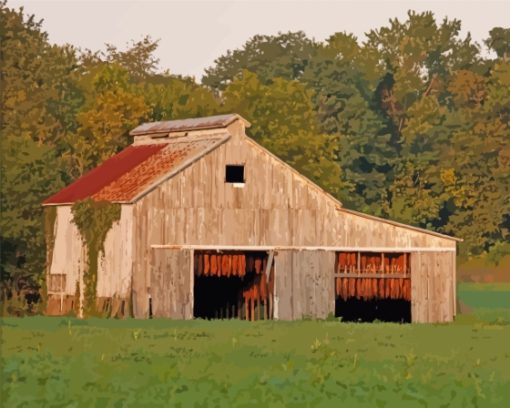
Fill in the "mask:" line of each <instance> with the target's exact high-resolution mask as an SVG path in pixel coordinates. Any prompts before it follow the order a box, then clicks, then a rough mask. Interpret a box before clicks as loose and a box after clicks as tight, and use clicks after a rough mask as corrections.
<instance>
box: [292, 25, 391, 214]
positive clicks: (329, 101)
mask: <svg viewBox="0 0 510 408" xmlns="http://www.w3.org/2000/svg"><path fill="white" fill-rule="evenodd" d="M367 58H368V57H367V55H366V54H365V53H364V52H363V50H362V48H361V47H360V46H359V45H358V43H357V40H356V38H355V37H354V36H352V35H346V34H344V33H337V34H335V35H334V36H332V37H331V38H330V39H329V40H328V43H327V45H326V46H324V47H323V48H322V49H321V50H320V51H319V52H317V54H316V55H315V56H314V57H313V58H312V60H311V61H310V63H309V64H308V66H307V68H306V70H305V73H304V74H303V77H302V79H301V80H302V81H303V82H305V83H306V84H307V85H308V86H309V87H311V88H312V89H314V90H315V94H314V97H313V101H314V105H315V106H314V109H315V111H316V113H317V118H318V121H319V123H320V127H321V129H322V131H324V132H326V133H328V134H330V135H336V136H337V140H338V141H339V145H338V146H337V147H336V151H337V152H338V161H339V165H340V166H341V168H342V176H343V177H342V184H343V186H344V190H343V191H342V194H341V199H342V201H343V202H344V204H345V205H346V206H348V207H353V208H356V209H358V210H360V211H369V212H371V213H374V214H379V215H380V214H382V211H383V209H384V203H385V202H386V200H387V191H388V188H389V185H390V184H391V179H392V161H393V160H394V157H395V148H394V147H393V146H392V145H391V143H390V142H391V134H390V129H389V128H388V125H387V124H386V123H385V119H384V118H383V117H382V116H381V115H380V114H379V113H377V112H375V111H374V110H373V109H372V106H371V105H372V103H373V102H372V92H371V91H373V87H374V86H375V82H374V81H373V78H374V75H375V74H374V68H371V69H370V70H369V71H367V76H368V77H369V78H371V80H367V79H365V77H364V76H363V75H362V74H361V72H363V71H364V70H365V69H366V66H365V65H364V64H365V63H366V61H367ZM358 64H359V65H360V66H359V65H358ZM348 186H351V188H349V189H347V187H348Z"/></svg>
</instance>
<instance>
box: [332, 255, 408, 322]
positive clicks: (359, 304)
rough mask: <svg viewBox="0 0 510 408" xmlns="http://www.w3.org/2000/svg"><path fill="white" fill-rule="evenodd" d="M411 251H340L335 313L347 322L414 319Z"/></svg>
mask: <svg viewBox="0 0 510 408" xmlns="http://www.w3.org/2000/svg"><path fill="white" fill-rule="evenodd" d="M409 256H410V255H409V254H407V253H376V252H338V253H337V257H336V262H335V295H336V296H335V316H336V317H341V318H342V320H343V321H355V322H372V321H374V320H379V321H385V322H401V323H407V322H411V270H410V262H409V261H410V258H409Z"/></svg>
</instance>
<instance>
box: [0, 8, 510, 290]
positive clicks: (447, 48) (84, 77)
mask: <svg viewBox="0 0 510 408" xmlns="http://www.w3.org/2000/svg"><path fill="white" fill-rule="evenodd" d="M0 17H1V19H0V57H1V58H0V59H1V62H2V67H1V77H0V98H1V111H0V115H1V117H0V119H1V120H0V142H1V152H0V159H1V163H0V170H1V176H2V180H1V186H0V188H1V191H0V192H1V210H2V217H1V221H0V227H1V245H2V253H1V263H0V268H1V274H2V296H3V298H4V299H5V298H12V297H14V296H18V297H19V296H21V295H22V294H23V293H25V294H28V293H33V292H34V293H35V292H36V291H37V289H38V287H40V286H41V284H42V277H43V276H44V267H45V266H44V258H45V249H44V239H43V238H44V222H43V216H42V209H41V206H40V203H41V202H42V201H43V200H44V198H46V197H47V196H48V195H50V194H52V193H54V192H56V191H58V190H59V189H60V188H61V187H62V186H63V185H65V184H68V183H70V182H71V181H73V180H74V179H76V178H77V177H79V176H80V175H82V174H84V173H85V172H86V171H88V170H89V169H91V168H93V167H94V166H96V165H97V164H98V163H100V162H101V161H103V160H104V159H106V158H107V157H109V156H111V155H113V154H114V153H116V152H118V151H119V150H121V149H122V148H123V147H125V146H126V145H127V144H129V143H130V139H129V136H128V132H129V130H130V129H131V128H133V127H134V126H136V125H137V124H139V123H140V122H142V121H157V120H167V119H179V118H186V117H196V116H206V115H212V114H218V113H225V112H237V113H239V114H241V115H243V116H245V117H246V118H247V119H248V120H249V121H250V122H252V124H253V126H252V128H250V129H249V130H248V132H249V135H250V136H251V137H253V138H254V139H255V140H257V141H258V142H259V143H261V144H262V145H264V146H265V147H266V148H268V149H269V150H270V151H271V152H273V153H274V154H276V155H277V156H279V157H280V158H281V159H283V160H285V161H286V162H288V163H289V164H291V165H292V166H294V167H296V168H297V169H298V170H299V171H301V172H303V173H304V174H305V175H307V176H308V177H310V178H311V179H312V180H314V181H315V182H317V183H318V184H319V185H321V186H322V187H324V188H326V189H327V190H329V191H330V192H332V193H333V194H334V195H336V196H337V197H338V198H339V199H340V200H341V201H342V202H343V203H344V205H345V206H346V207H351V208H354V209H356V210H360V211H365V212H368V213H371V214H375V215H380V216H384V217H391V218H394V219H396V220H400V221H403V222H406V223H410V224H413V225H417V226H421V227H426V228H430V229H432V230H435V231H439V232H443V233H448V234H452V235H455V236H459V237H461V238H463V239H464V242H463V243H462V244H461V253H462V254H463V255H464V256H469V255H472V254H479V253H483V252H489V253H491V254H492V258H493V259H496V260H497V259H499V258H501V256H502V254H504V253H506V252H505V251H507V250H508V247H510V200H509V197H510V59H509V55H510V51H509V50H510V34H509V33H510V29H509V28H504V27H494V28H493V29H492V30H491V31H490V32H489V33H488V37H487V39H486V40H485V42H484V43H485V45H486V46H487V47H489V49H490V50H491V51H492V54H491V56H490V57H487V56H484V55H482V54H481V47H480V45H479V44H476V43H475V42H473V40H472V39H471V37H470V35H469V34H467V35H462V34H461V22H460V21H459V20H456V19H447V18H446V19H444V20H442V21H437V20H436V18H435V17H434V15H433V14H432V13H431V12H422V13H418V12H413V11H410V12H409V13H408V15H407V18H406V19H405V20H404V21H400V20H398V19H391V20H390V21H389V23H388V24H387V25H385V26H383V27H379V28H374V29H373V30H370V31H369V32H368V33H367V35H366V39H365V41H363V42H361V41H360V40H359V39H358V38H356V37H355V36H353V35H352V34H350V33H346V32H337V33H333V34H332V35H331V36H330V37H329V38H328V39H326V40H325V41H323V42H318V41H316V40H314V39H311V38H309V37H307V36H306V35H305V34H304V33H303V32H288V33H278V34H277V35H257V36H254V37H253V38H251V39H250V40H248V41H247V42H246V43H245V44H244V45H243V46H242V47H240V48H239V49H236V50H231V51H228V52H227V53H226V54H225V55H222V56H219V57H218V58H217V59H216V61H215V63H214V64H213V66H211V67H209V68H208V69H206V72H205V76H204V77H203V79H202V83H201V84H200V83H197V82H195V80H194V79H193V78H187V77H181V76H176V75H172V74H171V73H169V72H168V71H160V69H159V60H158V58H157V57H156V56H155V51H156V49H157V46H158V41H154V40H152V39H151V38H150V37H145V38H143V39H142V40H140V41H137V42H132V43H130V44H128V45H127V47H126V48H125V49H119V48H117V47H116V46H113V45H107V47H106V51H105V52H96V51H93V50H92V51H91V50H77V49H76V48H74V47H72V46H69V45H67V46H57V45H53V44H51V43H50V42H49V41H48V37H47V34H46V33H45V32H44V30H43V27H42V23H41V22H39V21H37V19H36V18H35V17H34V16H28V15H26V14H25V13H24V11H23V10H22V9H20V10H14V9H11V8H9V7H8V6H7V3H6V2H5V1H4V2H0Z"/></svg>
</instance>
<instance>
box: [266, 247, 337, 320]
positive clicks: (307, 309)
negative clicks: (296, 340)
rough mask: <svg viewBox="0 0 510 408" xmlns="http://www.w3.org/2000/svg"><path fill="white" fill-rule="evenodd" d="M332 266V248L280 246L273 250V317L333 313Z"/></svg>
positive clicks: (292, 317)
mask: <svg viewBox="0 0 510 408" xmlns="http://www.w3.org/2000/svg"><path fill="white" fill-rule="evenodd" d="M334 269H335V253H334V252H332V251H292V250H286V251H282V250H279V251H278V253H277V254H275V286H274V291H275V293H274V297H275V306H274V317H275V319H280V320H297V319H302V318H306V317H310V318H318V319H325V318H326V317H327V316H328V315H329V314H330V313H334V312H335V292H334V277H333V274H334Z"/></svg>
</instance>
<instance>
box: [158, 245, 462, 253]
mask: <svg viewBox="0 0 510 408" xmlns="http://www.w3.org/2000/svg"><path fill="white" fill-rule="evenodd" d="M151 248H154V249H196V250H199V251H200V250H202V251H218V252H221V251H278V250H282V251H285V250H287V251H288V250H293V251H335V252H356V251H361V252H378V253H379V252H405V253H410V252H455V251H456V248H442V247H334V246H286V245H272V246H269V245H199V244H185V245H175V244H152V245H151Z"/></svg>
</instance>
